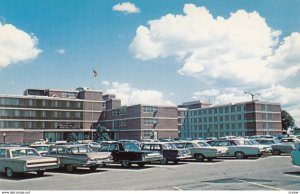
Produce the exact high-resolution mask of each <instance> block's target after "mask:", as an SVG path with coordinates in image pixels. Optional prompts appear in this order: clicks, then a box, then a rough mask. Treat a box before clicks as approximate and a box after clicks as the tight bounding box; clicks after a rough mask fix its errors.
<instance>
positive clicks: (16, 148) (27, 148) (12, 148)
mask: <svg viewBox="0 0 300 194" xmlns="http://www.w3.org/2000/svg"><path fill="white" fill-rule="evenodd" d="M0 149H6V150H18V149H22V150H25V149H26V150H31V149H33V148H29V147H0Z"/></svg>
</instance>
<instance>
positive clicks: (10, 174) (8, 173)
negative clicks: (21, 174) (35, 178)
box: [5, 168, 15, 178]
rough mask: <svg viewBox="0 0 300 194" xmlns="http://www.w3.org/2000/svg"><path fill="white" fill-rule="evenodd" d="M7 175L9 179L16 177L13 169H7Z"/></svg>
mask: <svg viewBox="0 0 300 194" xmlns="http://www.w3.org/2000/svg"><path fill="white" fill-rule="evenodd" d="M5 175H6V176H7V177H8V178H11V177H13V176H14V175H15V172H14V171H13V170H12V169H11V168H6V170H5Z"/></svg>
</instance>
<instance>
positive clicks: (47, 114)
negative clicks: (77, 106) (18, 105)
mask: <svg viewBox="0 0 300 194" xmlns="http://www.w3.org/2000/svg"><path fill="white" fill-rule="evenodd" d="M82 115H83V113H82V112H73V111H72V112H71V111H44V110H43V111H42V110H38V111H35V110H14V109H10V110H4V109H2V110H0V117H12V118H21V117H32V118H47V119H51V118H61V119H64V118H66V119H67V118H73V119H82V118H83V116H82Z"/></svg>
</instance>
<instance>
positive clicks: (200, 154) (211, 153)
mask: <svg viewBox="0 0 300 194" xmlns="http://www.w3.org/2000/svg"><path fill="white" fill-rule="evenodd" d="M175 145H176V147H177V148H187V149H189V150H190V151H191V154H192V158H195V159H196V161H198V162H202V161H204V160H205V159H207V160H208V161H212V160H213V159H215V158H217V157H219V156H221V155H222V152H221V151H218V149H217V148H213V147H201V146H200V145H199V144H198V143H197V141H180V142H176V143H175Z"/></svg>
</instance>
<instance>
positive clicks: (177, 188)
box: [173, 186, 183, 191]
mask: <svg viewBox="0 0 300 194" xmlns="http://www.w3.org/2000/svg"><path fill="white" fill-rule="evenodd" d="M173 188H174V189H175V190H177V191H183V190H182V189H180V188H179V187H175V186H173Z"/></svg>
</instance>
